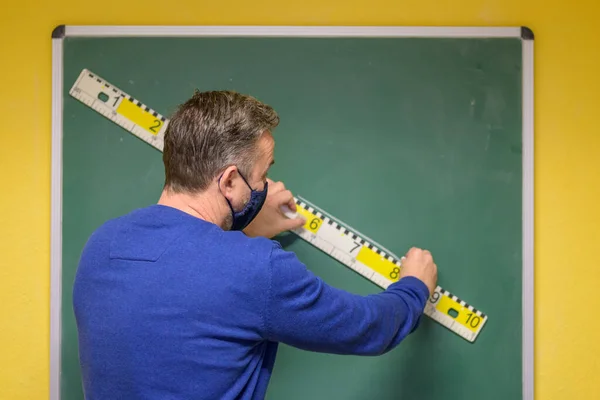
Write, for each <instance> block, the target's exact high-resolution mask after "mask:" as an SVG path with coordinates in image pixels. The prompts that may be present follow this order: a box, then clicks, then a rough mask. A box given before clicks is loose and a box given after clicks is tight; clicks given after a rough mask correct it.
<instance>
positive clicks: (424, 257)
mask: <svg viewBox="0 0 600 400" xmlns="http://www.w3.org/2000/svg"><path fill="white" fill-rule="evenodd" d="M404 276H414V277H415V278H418V279H420V280H421V281H423V282H424V283H425V285H427V288H428V289H429V295H430V296H431V294H432V293H433V291H434V290H435V287H436V286H437V265H435V263H434V262H433V257H432V256H431V253H430V252H429V251H428V250H423V249H419V248H416V247H413V248H411V249H410V250H409V251H408V253H406V256H404V257H402V270H401V272H400V279H402V277H404Z"/></svg>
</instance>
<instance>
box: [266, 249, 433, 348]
mask: <svg viewBox="0 0 600 400" xmlns="http://www.w3.org/2000/svg"><path fill="white" fill-rule="evenodd" d="M407 257H410V253H409V255H407ZM431 263H433V260H431ZM409 264H410V263H409ZM413 264H414V263H413ZM403 269H404V268H403ZM413 269H414V268H413ZM429 293H430V289H429V288H428V285H426V284H425V283H424V282H423V281H422V280H420V279H418V278H417V277H415V276H406V275H405V276H403V277H402V278H401V279H400V280H399V281H398V282H396V283H394V284H392V285H390V286H389V287H388V289H387V290H385V291H383V292H381V293H378V294H373V295H368V296H359V295H355V294H351V293H348V292H346V291H343V290H340V289H337V288H334V287H331V286H329V285H327V284H326V283H324V282H323V281H322V280H321V279H319V278H318V277H317V276H315V275H314V274H313V273H312V272H310V271H309V270H308V269H307V268H306V266H305V265H304V264H302V263H301V262H300V261H299V260H298V259H297V258H296V256H295V255H294V254H293V253H291V252H286V251H284V250H282V249H281V248H279V247H277V248H274V249H273V251H272V254H271V266H270V279H269V282H268V289H267V293H266V304H265V316H264V317H265V329H266V336H267V339H269V340H273V341H279V342H282V343H286V344H289V345H291V346H294V347H297V348H301V349H305V350H312V351H319V352H326V353H336V354H355V355H378V354H382V353H385V352H387V351H389V350H391V349H392V348H394V347H395V346H397V345H398V344H399V343H400V342H401V341H402V339H404V338H405V337H406V336H407V335H408V334H409V333H411V332H412V331H413V330H414V328H415V327H416V326H417V323H418V321H419V318H420V316H421V314H422V312H423V309H424V307H425V303H426V301H427V299H428V297H429Z"/></svg>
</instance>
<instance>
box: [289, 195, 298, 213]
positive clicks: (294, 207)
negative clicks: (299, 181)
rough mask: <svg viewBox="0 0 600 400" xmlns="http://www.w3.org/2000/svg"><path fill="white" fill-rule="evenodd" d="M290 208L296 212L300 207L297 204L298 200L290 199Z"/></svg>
mask: <svg viewBox="0 0 600 400" xmlns="http://www.w3.org/2000/svg"><path fill="white" fill-rule="evenodd" d="M287 206H288V208H289V209H290V210H292V211H294V212H296V210H297V209H298V207H297V206H296V201H295V200H294V199H293V198H292V200H290V202H289V203H288V204H287Z"/></svg>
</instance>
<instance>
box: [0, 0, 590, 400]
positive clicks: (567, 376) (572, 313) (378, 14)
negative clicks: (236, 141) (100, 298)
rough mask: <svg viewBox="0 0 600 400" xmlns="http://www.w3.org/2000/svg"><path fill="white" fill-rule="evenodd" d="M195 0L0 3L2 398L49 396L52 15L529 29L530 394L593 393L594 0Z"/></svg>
mask: <svg viewBox="0 0 600 400" xmlns="http://www.w3.org/2000/svg"><path fill="white" fill-rule="evenodd" d="M37 3H40V4H43V5H38V4H37ZM202 3H203V2H202V1H198V0H179V1H177V0H173V1H169V2H165V1H156V0H135V1H129V2H128V1H126V0H105V1H103V2H96V3H90V2H81V1H78V0H54V1H46V2H42V1H35V2H34V1H32V0H20V1H14V2H10V3H9V2H8V1H7V0H4V1H3V2H2V9H3V11H2V17H3V18H2V24H1V27H2V32H1V33H0V43H1V47H0V50H1V56H0V57H1V61H0V72H1V74H0V83H1V86H0V88H1V89H0V112H2V117H1V118H2V122H1V125H0V126H1V127H2V133H1V135H2V143H1V145H0V167H1V171H2V172H3V185H2V189H1V190H0V193H1V196H0V233H1V237H2V239H1V240H0V255H1V257H0V317H1V320H0V345H1V348H0V398H1V399H27V400H33V399H43V398H47V396H48V373H49V366H48V364H49V356H48V352H49V344H48V335H49V328H48V324H49V300H48V299H49V240H50V237H49V228H50V223H49V220H50V201H49V199H50V104H51V99H50V96H51V86H50V84H51V43H50V32H51V31H52V29H53V27H54V26H55V25H57V24H59V23H66V24H293V25H298V24H306V25H348V24H354V25H436V24H441V25H528V26H529V27H531V28H532V29H533V31H534V32H535V34H536V41H535V45H536V58H535V62H536V67H535V77H536V90H535V96H536V107H537V109H536V119H535V121H536V129H537V131H536V134H537V137H536V146H535V149H536V163H535V166H536V174H535V177H536V184H535V194H536V203H535V205H536V224H535V227H536V234H537V236H536V240H537V243H536V247H535V254H536V260H537V264H536V296H535V299H536V302H537V305H536V323H535V326H536V330H537V332H536V336H535V339H536V356H535V361H536V373H535V378H536V384H535V388H536V395H537V396H536V398H537V399H544V400H547V399H548V400H549V399H567V398H569V397H573V398H575V399H577V400H579V399H586V400H587V399H600V384H599V382H600V379H599V378H598V375H599V374H600V362H599V361H598V357H600V345H599V343H600V340H598V335H599V328H600V324H598V323H597V322H596V321H595V320H593V319H591V318H590V315H593V314H594V313H595V312H597V309H598V307H599V306H600V301H599V300H598V299H599V298H600V297H599V293H598V292H595V291H594V289H595V286H596V285H597V283H598V282H599V280H600V268H598V266H597V264H598V261H597V257H596V255H595V254H594V251H596V250H597V249H599V248H600V234H599V228H598V226H600V203H599V200H598V199H599V198H600V129H599V128H598V124H597V121H598V118H599V117H600V100H599V99H600V78H599V77H598V75H599V74H600V47H599V43H600V23H599V22H598V19H599V17H600V12H599V11H600V3H599V2H598V1H597V0H579V1H577V0H562V1H559V0H529V1H527V0H433V1H424V0H405V1H402V0H349V1H348V0H337V1H326V0H303V1H294V2H292V1H283V0H281V1H276V0H270V1H269V0H266V1H261V0H256V1H241V0H233V1H230V2H223V1H210V2H209V1H206V2H205V3H206V4H202ZM291 3H293V4H291ZM575 3H578V4H577V5H576V6H574V5H573V6H570V4H575ZM350 6H352V7H355V8H354V9H351V8H350ZM7 7H15V8H13V9H12V10H8V9H7ZM112 10H118V11H119V13H118V14H117V13H116V12H115V11H112ZM507 400H508V399H507Z"/></svg>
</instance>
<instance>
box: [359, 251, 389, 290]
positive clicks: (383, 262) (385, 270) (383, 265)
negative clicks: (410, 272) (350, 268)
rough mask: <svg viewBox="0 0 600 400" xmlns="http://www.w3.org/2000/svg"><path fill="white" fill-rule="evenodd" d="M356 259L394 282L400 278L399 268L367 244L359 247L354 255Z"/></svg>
mask: <svg viewBox="0 0 600 400" xmlns="http://www.w3.org/2000/svg"><path fill="white" fill-rule="evenodd" d="M356 260H357V261H360V262H361V263H363V264H364V265H366V266H367V267H369V268H371V269H372V270H374V271H376V272H378V273H380V274H381V275H383V276H385V277H386V278H387V279H389V280H390V281H392V282H396V281H397V280H398V279H399V278H400V268H399V267H398V266H397V265H396V264H394V263H393V262H391V261H390V260H388V259H387V258H386V257H382V256H381V255H379V254H377V253H376V252H375V251H373V250H371V249H370V248H368V247H367V246H363V247H362V248H361V249H360V251H359V252H358V255H357V256H356Z"/></svg>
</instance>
